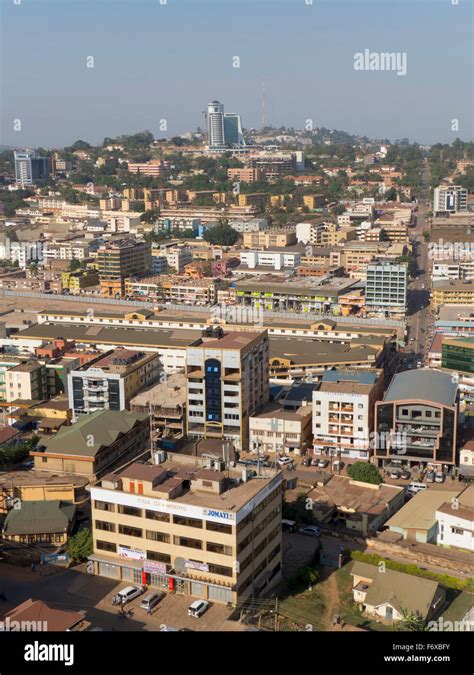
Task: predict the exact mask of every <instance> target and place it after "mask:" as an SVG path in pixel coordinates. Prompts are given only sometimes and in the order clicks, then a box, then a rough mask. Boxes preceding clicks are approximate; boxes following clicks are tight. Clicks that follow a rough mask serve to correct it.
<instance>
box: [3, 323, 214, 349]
mask: <svg viewBox="0 0 474 675" xmlns="http://www.w3.org/2000/svg"><path fill="white" fill-rule="evenodd" d="M201 335H202V331H201V330H196V331H195V330H192V329H190V328H184V329H182V328H180V329H172V328H170V329H164V328H146V329H140V328H134V327H124V328H122V327H120V328H119V327H115V326H97V325H95V324H94V325H89V326H88V325H80V324H72V323H70V324H68V323H54V322H48V323H41V324H37V325H36V326H30V327H29V328H27V329H25V330H24V331H21V332H20V333H16V334H15V335H12V338H14V339H17V340H18V339H19V340H21V339H37V340H54V339H58V338H64V339H66V340H75V341H76V342H81V343H83V344H98V343H101V344H110V345H123V346H133V347H157V348H158V347H176V348H181V349H185V348H186V347H187V346H188V345H190V344H191V343H192V342H194V341H195V340H197V339H198V338H200V337H201Z"/></svg>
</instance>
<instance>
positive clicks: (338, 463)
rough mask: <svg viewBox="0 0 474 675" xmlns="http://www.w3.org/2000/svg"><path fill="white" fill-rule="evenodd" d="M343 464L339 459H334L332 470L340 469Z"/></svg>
mask: <svg viewBox="0 0 474 675" xmlns="http://www.w3.org/2000/svg"><path fill="white" fill-rule="evenodd" d="M343 466H344V462H343V461H342V460H341V459H335V460H334V462H333V463H332V468H333V469H334V471H340V470H341V469H342V467H343Z"/></svg>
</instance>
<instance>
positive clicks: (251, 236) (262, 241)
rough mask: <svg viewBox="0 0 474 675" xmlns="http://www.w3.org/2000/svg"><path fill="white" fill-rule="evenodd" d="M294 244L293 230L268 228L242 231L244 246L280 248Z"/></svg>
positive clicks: (294, 235)
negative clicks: (259, 230) (260, 230)
mask: <svg viewBox="0 0 474 675" xmlns="http://www.w3.org/2000/svg"><path fill="white" fill-rule="evenodd" d="M293 244H296V233H295V231H294V230H286V229H285V230H281V229H270V230H266V231H263V232H244V247H245V248H264V249H266V248H280V247H285V246H293Z"/></svg>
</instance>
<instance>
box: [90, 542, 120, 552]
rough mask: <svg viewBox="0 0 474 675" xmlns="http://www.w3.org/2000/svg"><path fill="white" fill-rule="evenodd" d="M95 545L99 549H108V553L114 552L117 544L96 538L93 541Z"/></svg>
mask: <svg viewBox="0 0 474 675" xmlns="http://www.w3.org/2000/svg"><path fill="white" fill-rule="evenodd" d="M95 547H96V548H97V549H99V550H100V551H109V552H110V553H116V552H117V545H116V544H113V543H112V542H110V541H100V540H97V541H96V543H95Z"/></svg>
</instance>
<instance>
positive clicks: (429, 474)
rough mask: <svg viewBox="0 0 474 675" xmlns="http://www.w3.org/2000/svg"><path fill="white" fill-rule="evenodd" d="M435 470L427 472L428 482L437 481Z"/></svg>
mask: <svg viewBox="0 0 474 675" xmlns="http://www.w3.org/2000/svg"><path fill="white" fill-rule="evenodd" d="M435 475H436V474H435V472H434V471H428V472H427V473H426V482H427V483H434V482H435Z"/></svg>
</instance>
